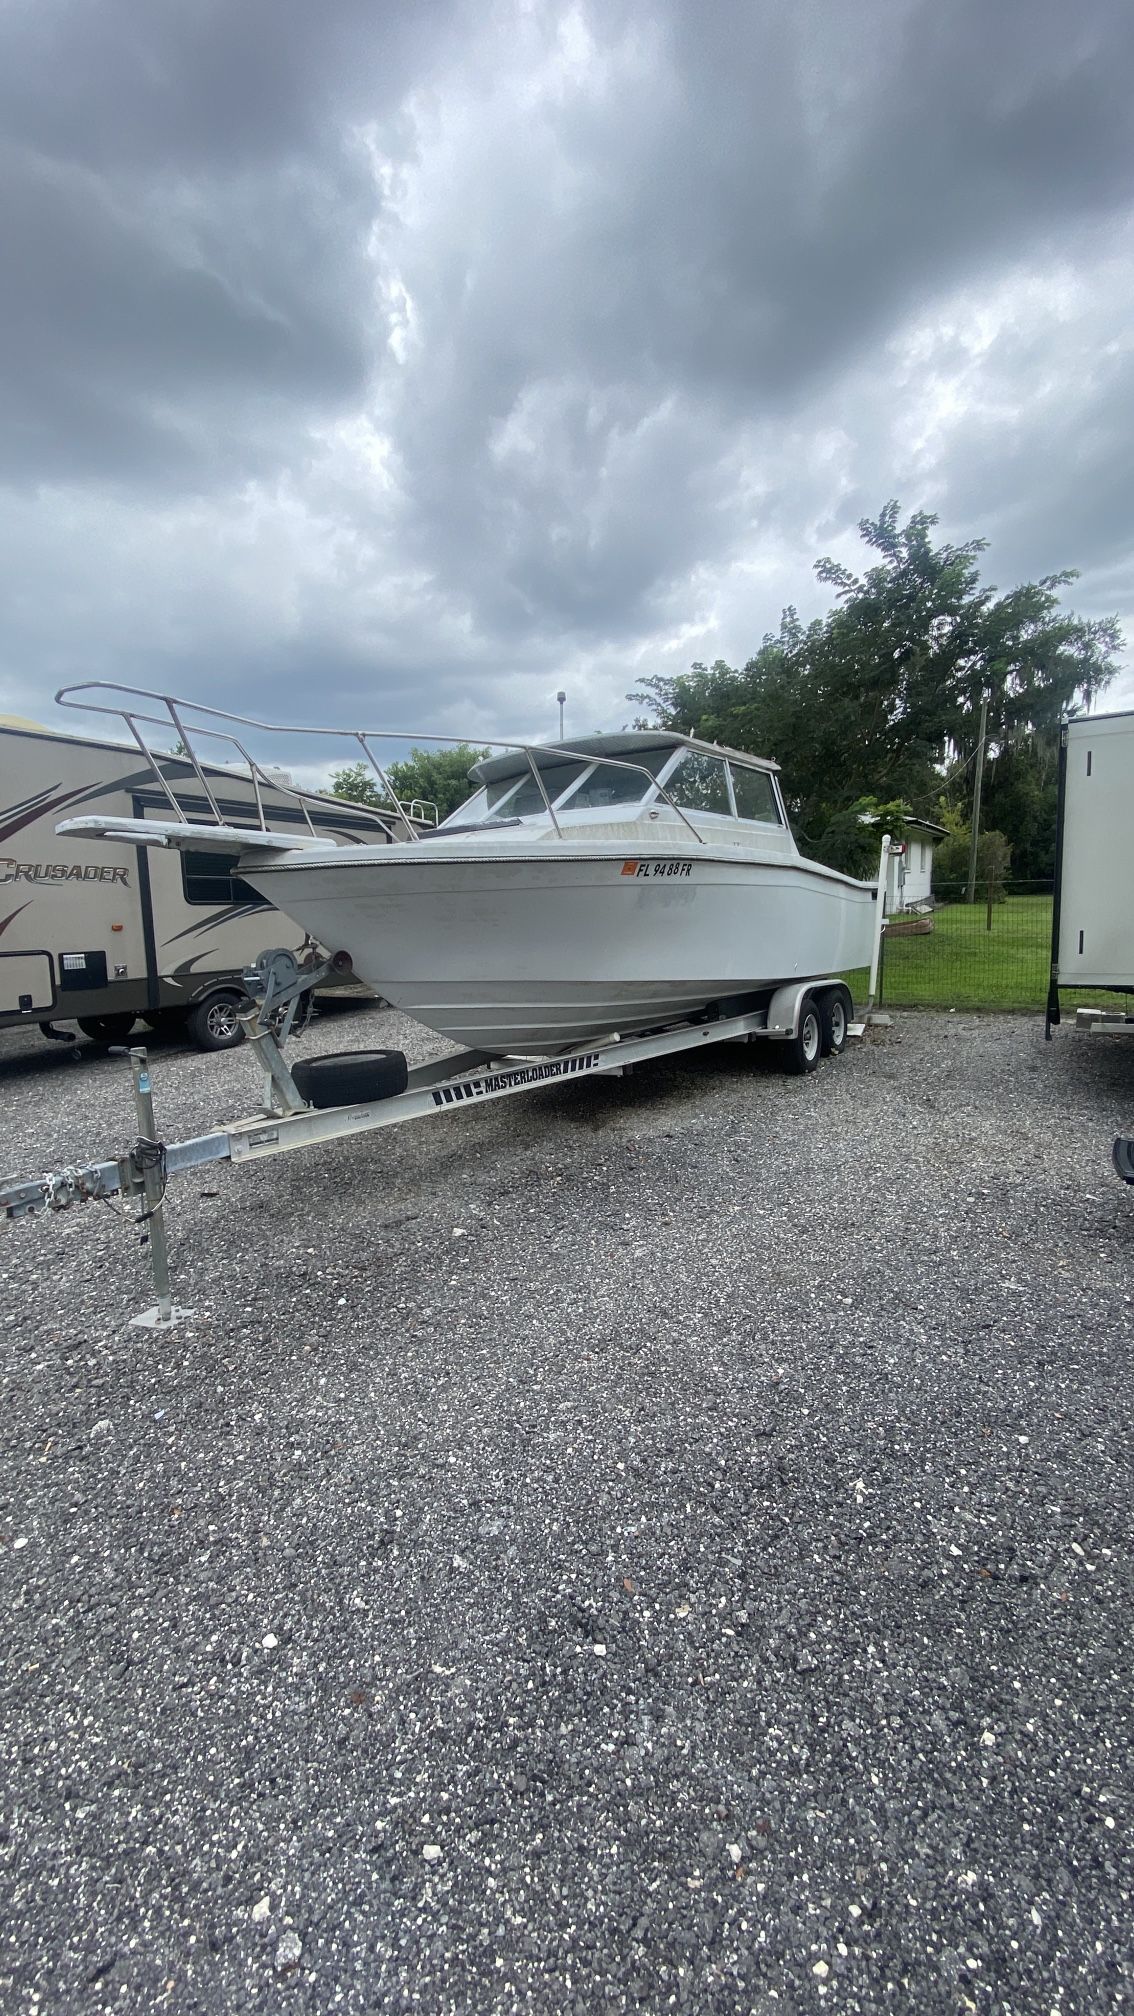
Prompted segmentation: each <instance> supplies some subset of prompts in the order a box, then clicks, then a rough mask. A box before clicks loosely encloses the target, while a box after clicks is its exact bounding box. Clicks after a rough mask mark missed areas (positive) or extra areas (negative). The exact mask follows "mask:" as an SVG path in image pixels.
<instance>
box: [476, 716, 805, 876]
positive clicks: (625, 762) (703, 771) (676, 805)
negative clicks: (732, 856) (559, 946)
mask: <svg viewBox="0 0 1134 2016" xmlns="http://www.w3.org/2000/svg"><path fill="white" fill-rule="evenodd" d="M533 766H534V769H533ZM537 771H538V776H537V775H536V774H535V772H537ZM470 775H471V780H472V782H473V783H474V784H476V785H477V786H478V789H477V790H476V792H475V794H474V796H473V797H472V798H470V799H469V800H468V801H467V802H466V803H465V804H464V805H462V806H460V807H459V808H458V809H457V811H456V812H453V813H452V814H450V816H449V818H448V819H446V820H444V821H443V822H442V824H441V825H440V826H439V827H438V828H437V833H438V835H439V836H443V835H445V834H446V833H453V832H457V831H461V832H469V831H472V830H474V829H477V828H479V829H481V830H486V829H492V828H499V827H503V826H518V825H521V824H523V823H525V822H528V821H531V822H532V823H533V824H537V825H538V824H541V823H545V824H550V823H551V820H550V814H549V807H550V808H551V810H552V811H553V812H554V819H555V823H556V825H558V826H559V828H560V829H561V830H562V831H563V832H564V834H567V833H569V832H572V831H573V832H574V833H575V834H576V835H578V834H579V833H580V831H581V830H593V828H594V827H596V826H603V827H609V826H612V825H622V824H633V823H635V822H638V821H641V820H645V819H649V820H651V821H656V822H658V823H659V824H661V825H663V826H672V825H677V826H680V827H684V829H685V831H686V834H687V835H688V834H689V828H690V826H691V825H692V826H693V827H694V828H695V829H696V831H697V834H698V836H702V835H703V836H704V837H706V838H707V837H709V835H710V833H711V834H712V837H714V838H717V839H722V840H723V839H728V840H731V841H732V842H733V844H735V845H741V846H745V845H746V846H761V847H766V846H768V845H769V844H770V845H771V846H772V847H773V848H775V847H776V846H777V842H779V843H781V844H782V843H783V842H784V841H786V843H787V844H788V846H791V845H792V843H791V839H790V833H789V829H788V824H787V818H786V815H785V813H784V807H783V800H782V797H781V795H780V788H779V779H778V775H777V766H776V765H775V764H774V763H770V762H766V761H765V760H764V759H763V758H761V757H759V756H749V755H746V754H744V753H743V752H741V751H739V750H733V749H723V748H720V747H718V746H717V744H716V743H712V742H699V741H697V740H695V739H694V737H692V736H688V735H676V734H673V733H667V732H665V731H663V730H660V729H642V730H638V731H634V732H627V733H625V734H621V735H592V736H585V737H583V738H582V739H580V740H578V741H575V742H573V743H571V745H570V746H569V747H567V746H564V745H560V744H550V745H546V746H538V747H537V746H533V747H532V748H530V749H516V750H510V751H509V752H508V754H507V755H504V756H490V757H486V758H485V760H484V761H483V762H482V763H478V764H477V765H476V766H475V768H474V769H473V770H472V772H471V773H470Z"/></svg>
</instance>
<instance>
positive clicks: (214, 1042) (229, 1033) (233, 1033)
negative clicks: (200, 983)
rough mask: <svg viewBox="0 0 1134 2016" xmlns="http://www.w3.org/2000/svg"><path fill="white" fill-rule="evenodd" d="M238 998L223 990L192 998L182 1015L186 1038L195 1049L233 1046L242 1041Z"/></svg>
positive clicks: (232, 1048)
mask: <svg viewBox="0 0 1134 2016" xmlns="http://www.w3.org/2000/svg"><path fill="white" fill-rule="evenodd" d="M241 1000H242V997H241V996H240V995H239V994H234V993H232V992H231V991H226V992H225V993H221V994H206V996H205V998H204V1000H203V1001H195V1002H194V1003H193V1006H192V1007H191V1008H190V1010H189V1013H188V1015H187V1016H186V1018H185V1026H186V1029H187V1030H188V1032H189V1041H190V1042H191V1043H195V1044H196V1045H197V1048H198V1050H235V1048H236V1046H237V1044H238V1043H243V1041H244V1027H243V1024H242V1023H241V1020H240V1015H239V1010H240V1006H241Z"/></svg>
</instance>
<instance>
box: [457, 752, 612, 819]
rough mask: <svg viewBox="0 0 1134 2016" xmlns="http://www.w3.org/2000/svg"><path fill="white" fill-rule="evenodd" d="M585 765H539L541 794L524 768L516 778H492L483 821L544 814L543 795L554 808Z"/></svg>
mask: <svg viewBox="0 0 1134 2016" xmlns="http://www.w3.org/2000/svg"><path fill="white" fill-rule="evenodd" d="M586 767H587V766H586V764H585V763H541V764H540V766H539V770H540V777H541V779H542V782H543V791H541V790H540V788H539V785H538V784H537V783H536V780H535V778H534V777H533V776H532V773H531V771H530V770H529V769H527V768H526V767H525V769H524V771H523V774H522V775H521V776H519V777H494V778H493V780H492V782H491V784H489V785H488V787H487V791H486V794H485V804H484V808H483V810H482V811H481V813H480V816H481V817H482V818H484V819H522V818H523V817H524V816H525V814H526V813H528V812H546V810H547V804H546V800H545V799H544V795H543V792H544V791H546V793H547V796H548V798H550V800H551V802H552V804H553V805H555V804H557V803H558V801H559V799H560V798H562V796H563V793H564V792H565V791H567V790H569V789H570V787H571V785H572V784H574V783H575V782H576V780H577V779H578V778H580V777H581V776H582V774H583V771H584V770H585V769H586Z"/></svg>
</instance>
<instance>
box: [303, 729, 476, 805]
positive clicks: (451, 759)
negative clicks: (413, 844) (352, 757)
mask: <svg viewBox="0 0 1134 2016" xmlns="http://www.w3.org/2000/svg"><path fill="white" fill-rule="evenodd" d="M487 755H488V750H487V749H477V748H474V747H473V745H472V743H470V742H459V743H457V744H456V745H455V746H454V747H453V748H449V749H446V748H437V749H411V751H410V753H409V755H408V756H407V757H406V758H405V759H404V760H403V761H402V762H396V763H387V764H384V765H383V768H384V769H385V772H386V775H387V777H388V778H389V780H390V783H391V785H392V786H393V788H394V790H395V792H396V793H397V795H398V798H399V799H400V800H401V802H402V804H403V805H408V804H409V803H410V801H411V800H413V799H415V798H416V799H420V800H421V801H422V802H423V803H424V804H426V805H436V807H437V817H438V819H447V818H448V816H449V814H450V812H455V811H456V809H457V807H458V805H463V804H464V802H465V800H466V798H469V797H471V795H472V788H473V787H472V785H471V784H470V783H469V771H470V770H471V769H472V767H473V764H474V763H479V762H481V761H482V760H483V758H484V757H486V756H487ZM331 789H332V791H333V792H334V794H335V796H336V798H350V799H352V800H353V801H354V803H355V804H356V805H376V806H378V807H379V808H381V807H382V806H384V805H385V806H388V805H389V802H390V801H389V797H388V795H387V794H386V792H384V791H383V789H382V786H381V785H380V783H379V781H378V777H377V775H376V773H375V772H374V771H373V770H372V769H371V768H370V765H369V764H368V763H351V764H349V765H348V766H347V768H346V769H344V770H337V771H336V772H335V775H334V777H333V778H332V780H331Z"/></svg>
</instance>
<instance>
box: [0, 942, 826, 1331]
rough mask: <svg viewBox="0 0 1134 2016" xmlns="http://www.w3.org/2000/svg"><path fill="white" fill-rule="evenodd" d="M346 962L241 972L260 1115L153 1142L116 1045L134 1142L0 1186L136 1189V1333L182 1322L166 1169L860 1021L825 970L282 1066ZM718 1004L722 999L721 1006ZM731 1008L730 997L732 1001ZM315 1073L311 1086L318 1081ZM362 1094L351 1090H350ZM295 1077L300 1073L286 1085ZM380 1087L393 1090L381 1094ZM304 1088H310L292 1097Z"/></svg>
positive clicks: (68, 1197) (140, 1058) (141, 1095)
mask: <svg viewBox="0 0 1134 2016" xmlns="http://www.w3.org/2000/svg"><path fill="white" fill-rule="evenodd" d="M349 970H350V960H349V957H348V956H347V955H346V954H344V953H336V954H335V955H334V957H333V958H331V959H324V960H320V961H319V962H318V963H316V958H315V954H314V952H313V951H309V952H308V953H307V955H306V956H305V957H302V958H297V957H296V954H295V953H294V952H290V951H286V950H277V951H273V952H265V953H263V954H262V955H261V957H260V958H259V959H258V960H257V962H256V964H255V966H253V967H251V968H250V969H249V970H248V971H247V972H246V973H245V974H244V975H243V985H244V988H245V991H246V992H247V994H248V997H249V1004H250V1005H249V1007H248V1008H247V1010H246V1011H245V1012H244V1013H243V1014H242V1016H241V1020H242V1022H243V1024H244V1029H245V1034H246V1036H247V1038H248V1041H249V1042H250V1044H251V1045H252V1048H253V1050H254V1051H255V1053H256V1057H257V1059H258V1062H259V1066H260V1071H261V1077H262V1105H261V1110H260V1112H258V1113H256V1114H253V1115H251V1116H249V1117H248V1118H247V1119H243V1120H236V1121H232V1122H230V1123H228V1124H226V1125H225V1126H222V1127H217V1128H215V1129H214V1130H213V1131H212V1132H211V1133H208V1134H198V1135H195V1136H193V1137H192V1138H191V1139H190V1140H188V1141H164V1140H162V1139H161V1137H160V1136H159V1134H158V1132H157V1127H156V1123H155V1119H154V1104H153V1082H152V1077H151V1071H150V1061H149V1057H148V1054H147V1052H146V1050H145V1049H143V1048H115V1049H114V1050H112V1052H111V1054H112V1055H114V1056H119V1057H125V1058H126V1059H127V1060H128V1062H129V1065H130V1070H131V1074H132V1078H133V1090H134V1103H135V1111H136V1116H137V1126H138V1133H137V1137H136V1139H135V1141H134V1142H133V1145H132V1146H131V1147H129V1148H128V1149H126V1150H125V1151H124V1152H123V1153H122V1154H120V1155H117V1156H115V1157H113V1158H110V1159H107V1160H105V1161H98V1162H89V1163H86V1164H83V1165H82V1166H77V1165H73V1166H68V1167H66V1168H62V1169H57V1170H54V1171H52V1172H49V1173H48V1174H46V1175H43V1176H33V1177H30V1178H28V1179H26V1180H23V1181H15V1182H8V1183H6V1184H2V1185H0V1212H3V1214H4V1216H5V1217H6V1218H23V1217H27V1216H29V1215H31V1214H33V1213H35V1212H37V1211H65V1210H68V1209H70V1207H71V1206H72V1205H76V1204H88V1203H92V1202H94V1201H97V1200H104V1201H109V1200H113V1199H115V1198H122V1199H126V1198H137V1199H138V1200H140V1202H141V1206H142V1208H141V1210H140V1211H139V1213H138V1215H137V1217H136V1218H134V1219H133V1220H132V1221H131V1222H132V1223H134V1224H136V1225H138V1226H140V1227H141V1228H142V1237H143V1239H144V1240H146V1241H147V1242H148V1247H149V1256H150V1264H151V1270H152V1275H153V1284H154V1292H155V1295H156V1298H157V1299H156V1302H155V1303H154V1305H153V1306H152V1307H151V1308H149V1309H147V1310H145V1311H144V1312H143V1314H141V1315H140V1316H134V1317H132V1318H131V1319H130V1320H131V1322H132V1323H135V1324H139V1325H141V1326H143V1327H144V1328H147V1329H160V1330H168V1329H170V1328H172V1327H173V1326H174V1325H175V1324H177V1323H179V1322H184V1321H186V1320H187V1319H189V1318H191V1317H192V1315H193V1311H192V1310H191V1309H183V1308H180V1307H178V1306H177V1305H176V1304H175V1303H174V1301H173V1295H172V1289H171V1285H170V1272H169V1248H168V1244H167V1239H166V1228H165V1217H164V1200H165V1193H166V1186H167V1184H168V1183H169V1181H170V1179H171V1178H172V1177H174V1176H184V1175H186V1174H188V1173H189V1172H190V1171H192V1170H199V1169H203V1168H206V1167H208V1166H209V1165H210V1164H211V1163H216V1162H231V1163H233V1164H235V1165H236V1166H243V1165H244V1164H247V1163H251V1162H259V1161H262V1160H263V1159H264V1158H265V1157H267V1156H271V1155H285V1154H288V1153H289V1152H290V1151H291V1150H292V1149H295V1148H308V1147H312V1146H314V1145H315V1144H316V1143H317V1142H321V1141H340V1140H344V1139H346V1138H348V1137H349V1136H351V1135H354V1134H369V1133H372V1132H373V1131H374V1130H375V1129H376V1128H379V1127H395V1126H398V1125H400V1124H401V1123H402V1122H404V1121H407V1120H423V1119H426V1118H427V1117H429V1116H430V1115H433V1114H439V1113H452V1112H456V1111H457V1110H458V1109H459V1108H460V1107H463V1106H471V1105H483V1104H484V1103H485V1102H487V1101H488V1100H494V1099H508V1098H513V1097H515V1096H516V1095H518V1094H520V1093H523V1092H532V1091H538V1090H540V1089H541V1088H543V1087H545V1086H548V1085H557V1084H559V1083H560V1082H561V1081H562V1080H564V1079H576V1078H592V1077H601V1076H606V1077H620V1076H622V1075H624V1074H625V1073H626V1072H628V1071H629V1070H630V1069H631V1068H632V1067H633V1066H634V1065H635V1064H640V1063H644V1062H646V1061H647V1060H648V1059H651V1058H655V1057H666V1056H672V1055H675V1054H677V1053H679V1052H681V1051H685V1050H697V1049H704V1048H705V1047H706V1046H707V1045H709V1044H715V1043H736V1042H752V1041H756V1040H758V1039H761V1038H763V1039H769V1040H772V1041H777V1042H780V1043H785V1044H787V1043H790V1044H793V1045H794V1046H795V1054H796V1057H797V1060H798V1067H797V1068H798V1069H799V1070H801V1071H807V1070H811V1069H813V1068H814V1066H815V1065H816V1064H817V1063H818V1061H819V1056H820V1054H822V1053H825V1052H829V1051H835V1052H838V1051H841V1050H842V1048H843V1046H844V1044H845V1041H846V1039H847V1037H848V1036H855V1037H857V1036H861V1035H862V1033H863V1030H864V1027H865V1024H864V1023H861V1022H858V1023H855V1022H852V1021H851V1020H850V1015H849V1012H848V1010H849V1007H850V995H849V992H848V990H847V989H846V987H845V985H844V984H843V983H842V982H841V981H839V980H838V979H836V978H831V979H827V980H808V981H795V982H791V983H789V984H788V985H787V986H783V987H779V988H777V989H776V991H775V992H774V993H773V994H772V996H771V998H770V1000H768V1001H767V1002H766V1004H765V1005H760V1006H753V1007H748V1008H746V1009H744V1010H743V1012H738V1013H735V1014H725V1013H721V1014H720V1015H717V1016H716V1017H712V1018H710V1017H709V1016H707V1015H701V1016H699V1017H698V1018H696V1019H692V1020H689V1021H686V1022H681V1023H677V1024H674V1025H672V1026H670V1027H668V1028H665V1029H659V1030H656V1031H652V1032H650V1033H648V1034H645V1035H641V1036H623V1037H618V1036H611V1037H608V1038H606V1039H604V1040H602V1041H601V1042H595V1043H592V1044H591V1045H589V1046H580V1047H577V1048H575V1049H572V1050H569V1051H567V1052H565V1053H563V1054H562V1055H560V1056H557V1057H550V1058H539V1059H526V1058H514V1057H512V1058H507V1057H506V1058H501V1057H498V1056H492V1055H489V1054H487V1053H485V1052H482V1051H478V1050H462V1051H456V1052H451V1053H450V1054H449V1055H448V1056H445V1057H440V1058H437V1059H435V1060H433V1061H432V1062H430V1063H425V1064H418V1065H414V1066H412V1067H407V1065H406V1063H405V1059H404V1057H402V1055H401V1053H400V1052H399V1051H377V1052H358V1053H349V1052H348V1053H345V1054H344V1055H342V1056H340V1057H329V1058H312V1059H307V1060H305V1061H304V1062H303V1063H301V1064H296V1066H295V1072H294V1073H293V1072H292V1070H291V1069H289V1067H288V1064H287V1062H286V1059H285V1057H284V1044H285V1043H286V1041H287V1038H288V1036H289V1035H290V1034H291V1033H292V1032H293V1029H294V1028H295V1027H296V1024H297V1022H298V1023H299V1025H300V1026H302V1021H303V1017H304V1013H305V1011H306V1010H307V1009H308V1007H309V1002H310V994H311V990H312V989H313V988H314V987H317V986H319V985H320V984H321V983H322V982H324V981H326V980H327V979H328V978H329V977H331V976H332V975H333V976H337V977H339V978H341V977H342V976H343V974H344V973H346V972H347V971H349ZM724 1005H725V1006H727V1005H729V1004H724ZM738 1006H739V1004H738ZM320 1074H321V1078H322V1080H323V1081H324V1082H319V1077H320ZM368 1077H369V1079H370V1080H371V1082H372V1086H373V1090H374V1094H375V1096H369V1097H366V1096H364V1097H362V1098H358V1096H357V1091H358V1088H359V1087H360V1086H361V1087H362V1088H364V1090H369V1089H370V1087H368V1086H367V1079H368ZM297 1079H298V1081H299V1082H297ZM336 1084H339V1085H341V1086H342V1087H350V1086H353V1087H354V1088H355V1095H354V1096H353V1097H352V1096H351V1094H350V1092H349V1091H347V1095H346V1100H345V1102H344V1103H333V1104H332V1103H329V1100H328V1094H330V1095H332V1096H333V1095H334V1092H335V1088H336ZM391 1086H396V1087H398V1088H399V1089H394V1090H391V1089H389V1088H390V1087H391ZM304 1087H306V1089H307V1091H308V1092H309V1094H310V1097H305V1096H304V1089H303V1088H304Z"/></svg>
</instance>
